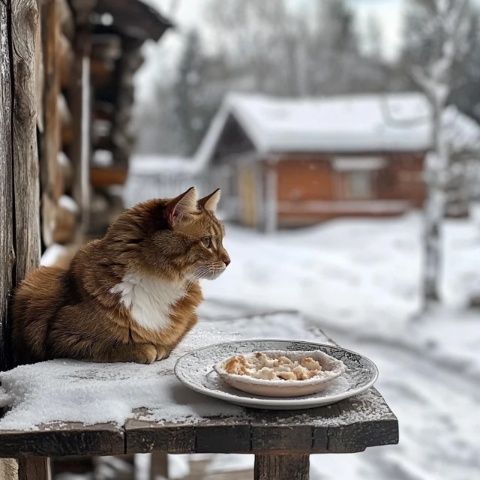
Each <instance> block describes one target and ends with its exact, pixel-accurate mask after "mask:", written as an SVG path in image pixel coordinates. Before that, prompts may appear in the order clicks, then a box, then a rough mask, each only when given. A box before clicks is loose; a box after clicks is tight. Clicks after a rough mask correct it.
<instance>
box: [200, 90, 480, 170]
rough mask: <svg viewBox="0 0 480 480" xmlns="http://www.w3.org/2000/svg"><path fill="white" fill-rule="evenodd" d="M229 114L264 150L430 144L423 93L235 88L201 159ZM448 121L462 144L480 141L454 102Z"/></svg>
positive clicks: (395, 148) (391, 148) (409, 148)
mask: <svg viewBox="0 0 480 480" xmlns="http://www.w3.org/2000/svg"><path fill="white" fill-rule="evenodd" d="M231 116H233V117H234V118H235V119H236V120H237V122H238V123H239V125H240V126H241V128H242V129H243V130H244V131H245V133H246V134H247V136H248V137H249V138H250V139H251V140H252V143H253V145H254V147H255V149H256V150H257V151H258V152H260V153H269V152H276V153H278V152H343V153H348V152H350V153H362V152H377V151H378V152H400V151H404V152H415V151H426V150H429V149H430V147H431V138H432V135H431V116H430V106H429V103H428V101H427V99H426V97H425V96H424V95H422V94H420V93H412V92H407V93H395V94H366V95H348V96H337V97H323V98H304V99H290V98H275V97H269V96H265V95H254V94H244V93H231V94H229V95H227V96H226V98H225V100H224V102H223V104H222V106H221V108H220V110H219V111H218V113H217V115H216V117H215V118H214V120H213V121H212V124H211V126H210V128H209V130H208V132H207V134H206V136H205V138H204V140H203V141H202V143H201V145H200V147H199V149H198V151H197V155H196V156H197V160H198V161H199V162H200V163H203V164H205V163H206V162H208V161H209V160H210V158H211V157H212V156H213V154H214V152H215V148H216V146H217V144H218V142H219V141H220V140H221V136H222V134H223V132H224V127H225V125H226V123H227V120H228V119H229V118H230V117H231ZM444 122H445V123H448V126H449V128H448V129H447V131H448V134H449V135H451V136H452V139H453V140H454V141H457V140H458V141H460V143H461V146H462V147H463V146H464V145H465V144H472V143H475V144H478V143H479V139H480V128H479V126H478V125H477V123H476V122H474V121H473V120H471V119H470V118H468V117H466V116H465V115H464V114H462V113H460V112H459V111H458V110H457V109H455V108H454V107H450V108H449V109H448V110H447V112H446V114H445V119H444Z"/></svg>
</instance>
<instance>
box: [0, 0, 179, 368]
mask: <svg viewBox="0 0 480 480" xmlns="http://www.w3.org/2000/svg"><path fill="white" fill-rule="evenodd" d="M170 26H171V24H170V22H169V21H168V20H167V19H165V18H164V17H163V16H162V15H161V14H160V13H159V12H158V11H156V10H154V9H152V8H151V7H149V6H148V5H147V4H145V3H143V1H141V0H70V1H67V0H38V1H37V0H4V1H2V2H0V225H1V228H0V336H2V337H3V335H4V333H5V332H7V334H8V298H9V294H10V292H11V290H12V288H13V287H14V286H15V285H16V284H17V283H18V282H19V281H21V280H22V279H23V278H24V276H25V275H26V273H27V272H28V271H29V270H31V269H32V268H35V267H36V266H38V264H39V262H40V258H41V257H42V260H43V262H42V263H45V264H50V265H51V264H55V265H59V266H62V265H65V264H66V263H68V261H69V259H70V258H71V256H72V254H73V252H74V251H75V250H76V248H78V246H79V245H80V244H81V243H82V242H83V241H84V239H85V238H86V235H87V234H88V232H89V230H90V226H91V224H92V221H93V220H96V219H97V220H98V217H99V215H96V214H95V212H94V213H93V215H92V210H91V206H92V203H93V202H92V199H93V198H94V196H95V193H96V190H97V189H106V188H108V186H110V185H112V184H113V183H121V182H123V180H124V178H125V177H126V171H127V167H128V160H129V155H130V152H131V149H132V142H133V138H132V134H131V132H130V131H129V121H130V117H131V108H132V104H133V81H132V79H133V74H134V72H135V71H136V70H137V69H138V67H139V66H140V65H141V63H142V57H141V52H140V47H141V46H142V44H143V43H144V42H145V41H146V40H148V39H152V40H158V39H159V38H160V37H161V36H162V35H163V33H164V32H165V31H166V30H167V29H168V28H169V27H170ZM99 152H100V156H103V158H104V159H105V157H108V161H105V160H104V161H103V163H102V164H101V166H100V165H99V164H98V162H97V161H96V157H97V156H98V155H99ZM96 217H97V218H96ZM101 220H102V222H104V223H108V220H109V219H108V216H107V215H105V212H102V218H101ZM4 344H7V345H8V342H1V341H0V346H1V345H4ZM6 366H8V352H6V351H1V347H0V370H1V369H3V368H5V367H6Z"/></svg>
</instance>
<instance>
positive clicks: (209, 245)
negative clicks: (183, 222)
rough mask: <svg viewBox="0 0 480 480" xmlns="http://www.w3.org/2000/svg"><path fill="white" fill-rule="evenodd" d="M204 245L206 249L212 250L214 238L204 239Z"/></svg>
mask: <svg viewBox="0 0 480 480" xmlns="http://www.w3.org/2000/svg"><path fill="white" fill-rule="evenodd" d="M202 244H203V246H204V247H206V248H212V245H213V244H212V237H203V238H202Z"/></svg>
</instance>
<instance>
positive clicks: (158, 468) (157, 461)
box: [150, 451, 168, 480]
mask: <svg viewBox="0 0 480 480" xmlns="http://www.w3.org/2000/svg"><path fill="white" fill-rule="evenodd" d="M167 478H168V454H167V453H164V452H158V451H153V452H152V453H151V462H150V480H160V479H167Z"/></svg>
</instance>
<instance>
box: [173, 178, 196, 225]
mask: <svg viewBox="0 0 480 480" xmlns="http://www.w3.org/2000/svg"><path fill="white" fill-rule="evenodd" d="M197 197H198V195H197V189H196V188H195V187H190V188H189V189H188V190H187V191H186V192H183V193H182V194H180V195H179V196H178V197H175V198H173V199H172V200H170V201H169V202H168V203H167V205H166V207H165V215H166V218H167V221H168V223H169V224H170V225H171V226H172V227H173V226H174V225H176V224H177V223H179V222H181V221H182V218H184V217H185V216H187V215H188V214H189V213H193V212H195V211H197Z"/></svg>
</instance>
